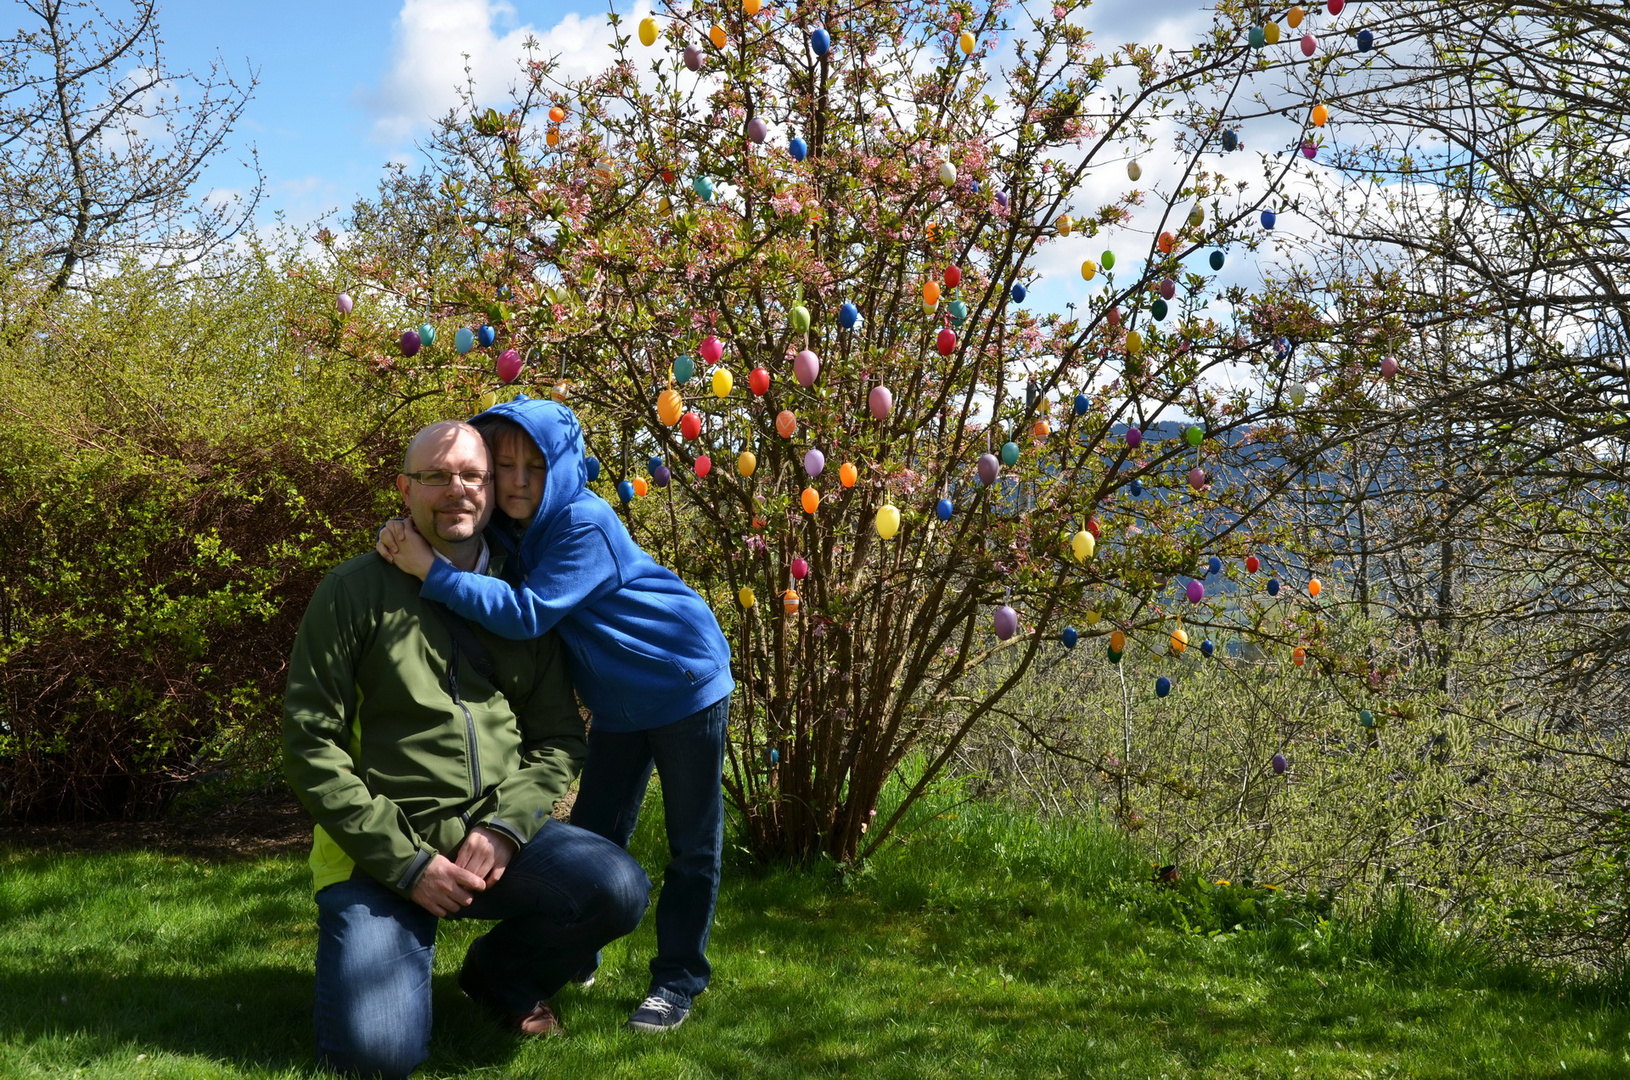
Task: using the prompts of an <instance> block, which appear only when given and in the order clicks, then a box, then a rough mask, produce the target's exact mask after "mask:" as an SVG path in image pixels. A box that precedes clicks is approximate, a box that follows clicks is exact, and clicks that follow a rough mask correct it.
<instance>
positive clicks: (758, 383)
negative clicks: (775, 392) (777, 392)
mask: <svg viewBox="0 0 1630 1080" xmlns="http://www.w3.org/2000/svg"><path fill="white" fill-rule="evenodd" d="M747 388H748V389H749V390H751V391H752V392H753V394H754V395H755V396H757V397H763V396H764V395H765V394H768V393H769V392H770V373H769V372H768V371H765V370H764V369H763V368H761V367H756V368H754V369H753V373H752V374H751V375H749V376H747Z"/></svg>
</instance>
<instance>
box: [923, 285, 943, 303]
mask: <svg viewBox="0 0 1630 1080" xmlns="http://www.w3.org/2000/svg"><path fill="white" fill-rule="evenodd" d="M939 302H940V283H939V282H937V281H925V282H923V306H924V307H928V308H931V307H933V306H934V305H935V304H937V303H939Z"/></svg>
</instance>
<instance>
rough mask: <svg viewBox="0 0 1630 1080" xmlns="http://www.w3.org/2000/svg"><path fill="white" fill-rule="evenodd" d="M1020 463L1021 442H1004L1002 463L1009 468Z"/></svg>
mask: <svg viewBox="0 0 1630 1080" xmlns="http://www.w3.org/2000/svg"><path fill="white" fill-rule="evenodd" d="M1018 463H1019V444H1018V443H1016V442H1005V443H1003V444H1002V464H1003V465H1006V466H1008V467H1009V468H1011V467H1013V466H1014V465H1017V464H1018Z"/></svg>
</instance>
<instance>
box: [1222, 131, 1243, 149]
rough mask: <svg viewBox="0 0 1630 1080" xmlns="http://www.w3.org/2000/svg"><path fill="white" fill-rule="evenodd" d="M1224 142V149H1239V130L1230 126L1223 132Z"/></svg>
mask: <svg viewBox="0 0 1630 1080" xmlns="http://www.w3.org/2000/svg"><path fill="white" fill-rule="evenodd" d="M1222 144H1223V149H1224V150H1234V149H1237V148H1238V147H1239V132H1237V131H1235V130H1234V129H1233V128H1228V129H1227V130H1226V131H1224V132H1223V133H1222Z"/></svg>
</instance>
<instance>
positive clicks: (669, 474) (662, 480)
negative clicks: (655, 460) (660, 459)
mask: <svg viewBox="0 0 1630 1080" xmlns="http://www.w3.org/2000/svg"><path fill="white" fill-rule="evenodd" d="M673 478H674V474H673V470H671V469H669V468H668V466H666V465H658V466H657V467H656V469H655V470H653V471H652V473H651V479H652V480H654V481H656V485H657V487H667V486H668V481H670V480H672V479H673Z"/></svg>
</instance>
